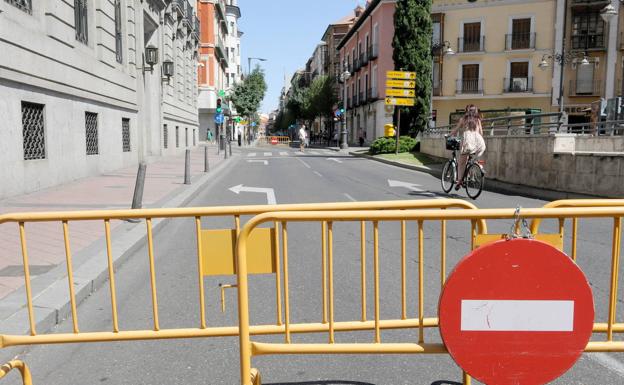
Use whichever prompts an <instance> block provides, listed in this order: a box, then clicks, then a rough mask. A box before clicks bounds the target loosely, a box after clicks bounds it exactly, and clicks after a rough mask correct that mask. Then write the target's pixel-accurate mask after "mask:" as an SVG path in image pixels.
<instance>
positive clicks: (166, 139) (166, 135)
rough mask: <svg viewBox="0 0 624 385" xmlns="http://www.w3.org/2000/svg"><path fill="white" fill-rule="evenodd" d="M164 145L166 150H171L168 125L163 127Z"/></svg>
mask: <svg viewBox="0 0 624 385" xmlns="http://www.w3.org/2000/svg"><path fill="white" fill-rule="evenodd" d="M163 145H164V147H165V148H169V128H167V125H166V124H165V125H164V126H163Z"/></svg>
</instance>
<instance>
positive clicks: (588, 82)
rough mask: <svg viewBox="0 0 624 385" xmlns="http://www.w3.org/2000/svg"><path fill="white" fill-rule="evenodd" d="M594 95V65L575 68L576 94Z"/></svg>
mask: <svg viewBox="0 0 624 385" xmlns="http://www.w3.org/2000/svg"><path fill="white" fill-rule="evenodd" d="M593 93H594V65H593V63H591V64H590V65H577V66H576V94H577V95H592V94H593Z"/></svg>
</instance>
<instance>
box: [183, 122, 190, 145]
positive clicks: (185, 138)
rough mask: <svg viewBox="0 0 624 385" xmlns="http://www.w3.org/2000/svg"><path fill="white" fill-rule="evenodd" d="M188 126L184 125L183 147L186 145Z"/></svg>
mask: <svg viewBox="0 0 624 385" xmlns="http://www.w3.org/2000/svg"><path fill="white" fill-rule="evenodd" d="M188 143H189V141H188V127H184V147H188Z"/></svg>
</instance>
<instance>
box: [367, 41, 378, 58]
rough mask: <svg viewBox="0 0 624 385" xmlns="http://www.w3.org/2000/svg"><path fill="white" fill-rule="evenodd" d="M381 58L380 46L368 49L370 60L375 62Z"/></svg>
mask: <svg viewBox="0 0 624 385" xmlns="http://www.w3.org/2000/svg"><path fill="white" fill-rule="evenodd" d="M378 57H379V45H378V44H373V45H371V46H370V47H368V58H369V59H370V60H375V59H377V58H378Z"/></svg>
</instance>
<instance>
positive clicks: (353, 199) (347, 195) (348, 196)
mask: <svg viewBox="0 0 624 385" xmlns="http://www.w3.org/2000/svg"><path fill="white" fill-rule="evenodd" d="M343 195H344V196H346V197H347V199H348V200H350V201H351V202H357V200H356V199H355V198H353V197H352V196H351V195H349V194H347V193H344V194H343Z"/></svg>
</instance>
